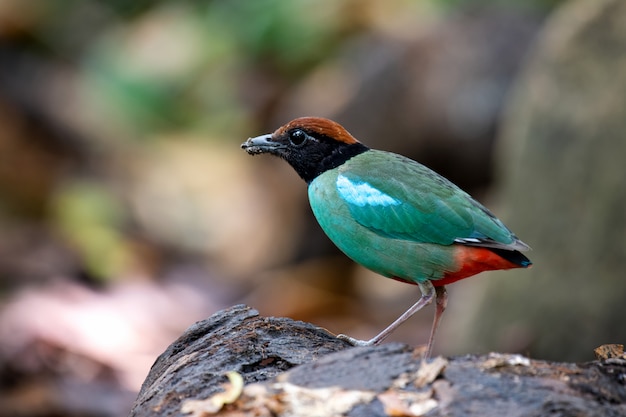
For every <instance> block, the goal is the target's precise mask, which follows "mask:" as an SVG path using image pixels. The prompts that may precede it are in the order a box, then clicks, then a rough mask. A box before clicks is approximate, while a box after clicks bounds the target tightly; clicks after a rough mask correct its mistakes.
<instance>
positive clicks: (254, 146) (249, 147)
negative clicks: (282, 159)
mask: <svg viewBox="0 0 626 417" xmlns="http://www.w3.org/2000/svg"><path fill="white" fill-rule="evenodd" d="M271 139H272V134H271V133H270V134H267V135H261V136H257V137H255V138H249V139H248V140H247V141H245V142H244V143H242V144H241V148H242V149H244V150H245V151H246V152H248V153H249V154H250V155H256V154H259V153H273V152H275V151H276V150H278V149H283V148H285V145H283V144H282V143H279V142H273V141H272V140H271Z"/></svg>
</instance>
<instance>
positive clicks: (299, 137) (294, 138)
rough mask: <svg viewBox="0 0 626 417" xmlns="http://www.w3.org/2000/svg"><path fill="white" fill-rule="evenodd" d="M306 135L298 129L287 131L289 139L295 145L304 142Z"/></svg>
mask: <svg viewBox="0 0 626 417" xmlns="http://www.w3.org/2000/svg"><path fill="white" fill-rule="evenodd" d="M308 137H309V135H307V134H306V133H304V131H302V130H300V129H296V130H293V131H292V132H290V133H289V141H290V142H291V143H292V144H293V145H295V146H300V145H302V144H303V143H304V142H306V140H307V138H308Z"/></svg>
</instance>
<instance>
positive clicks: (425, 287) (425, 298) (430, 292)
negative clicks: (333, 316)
mask: <svg viewBox="0 0 626 417" xmlns="http://www.w3.org/2000/svg"><path fill="white" fill-rule="evenodd" d="M417 285H418V286H419V289H420V291H421V292H422V296H421V297H420V299H419V300H417V303H415V304H413V305H412V306H411V308H409V309H408V310H407V311H405V312H404V313H403V314H402V315H401V316H400V317H398V318H397V319H396V320H395V321H394V322H393V323H391V324H390V325H389V326H388V327H387V328H386V329H385V330H383V331H382V332H380V333H379V334H377V335H376V336H374V337H373V338H372V339H370V340H358V339H355V338H353V337H350V336H347V335H345V334H340V335H338V336H337V337H338V338H339V339H341V340H344V341H346V342H348V343H350V344H351V345H353V346H372V345H377V344H379V343H380V342H382V341H383V340H385V339H386V338H387V336H389V335H390V334H391V333H392V332H393V331H394V330H395V329H396V328H397V327H398V326H400V325H401V324H402V323H404V322H405V321H407V320H408V318H409V317H411V316H412V315H413V314H415V313H417V312H418V311H419V310H421V309H422V308H424V307H425V306H427V305H428V304H430V303H431V302H432V301H433V298H435V292H436V291H435V287H434V286H433V284H431V282H430V281H424V282H420V283H418V284H417ZM437 294H439V293H438V292H437ZM444 294H445V291H444ZM444 304H445V303H444ZM437 308H439V307H437ZM444 308H445V306H444ZM442 312H443V311H442ZM436 317H437V316H435V319H436ZM431 339H432V335H431Z"/></svg>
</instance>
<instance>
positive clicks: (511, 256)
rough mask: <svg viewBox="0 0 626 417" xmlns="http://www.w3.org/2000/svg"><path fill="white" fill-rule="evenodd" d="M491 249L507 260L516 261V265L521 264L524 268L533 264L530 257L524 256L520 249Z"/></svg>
mask: <svg viewBox="0 0 626 417" xmlns="http://www.w3.org/2000/svg"><path fill="white" fill-rule="evenodd" d="M491 250H492V251H493V252H495V253H496V254H498V255H499V256H501V257H503V258H504V259H506V260H507V261H509V262H511V263H514V264H515V265H519V266H520V267H522V268H528V267H530V266H531V265H532V264H533V263H532V262H531V261H530V259H528V258H527V257H526V256H524V255H523V254H522V252H520V251H516V250H506V249H495V248H493V249H491Z"/></svg>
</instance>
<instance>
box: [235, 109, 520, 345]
mask: <svg viewBox="0 0 626 417" xmlns="http://www.w3.org/2000/svg"><path fill="white" fill-rule="evenodd" d="M241 147H242V148H243V149H245V150H246V152H248V153H249V154H251V155H255V154H263V153H268V154H271V155H275V156H278V157H280V158H282V159H284V160H285V161H287V162H288V163H289V164H290V165H291V166H292V167H293V169H294V170H295V171H296V172H297V173H298V175H299V176H300V177H301V178H302V179H303V180H304V181H305V182H306V183H307V184H308V196H309V202H310V204H311V209H312V210H313V214H314V215H315V218H316V219H317V221H318V222H319V224H320V226H321V227H322V229H323V230H324V232H325V233H326V234H327V235H328V237H329V238H330V240H332V241H333V243H334V244H335V245H337V247H339V249H341V251H342V252H343V253H345V254H346V255H347V256H348V257H349V258H351V259H352V260H353V261H355V262H357V263H359V264H361V265H363V266H364V267H366V268H368V269H370V270H372V271H374V272H376V273H378V274H380V275H382V276H385V277H388V278H393V279H396V280H400V281H403V282H406V283H409V284H415V285H417V286H418V287H419V289H420V291H421V297H420V299H419V300H418V301H417V302H416V303H415V304H414V305H413V306H412V307H411V308H409V309H408V310H407V311H406V312H405V313H404V314H402V315H401V316H400V317H399V318H398V319H396V320H395V321H394V322H393V323H392V324H391V325H389V326H388V327H387V328H385V329H384V330H383V331H382V332H380V333H379V334H378V335H376V336H375V337H373V338H372V339H370V340H367V341H363V340H357V339H354V338H352V337H349V336H346V335H339V336H338V337H339V338H341V339H343V340H345V341H347V342H349V343H351V344H352V345H355V346H368V345H376V344H379V343H380V342H382V341H383V340H384V339H385V338H386V337H387V336H389V334H390V333H392V332H393V331H394V330H395V329H396V328H397V327H398V326H399V325H400V324H402V323H403V322H404V321H406V320H407V319H408V318H409V317H411V316H412V315H413V314H414V313H415V312H417V311H419V310H420V309H422V308H423V307H424V306H426V305H428V304H430V303H431V302H432V301H433V300H436V310H435V317H434V320H433V324H432V328H431V333H430V338H429V340H428V347H427V351H426V357H428V356H430V353H431V352H432V347H433V342H434V339H435V333H436V331H437V327H438V325H439V321H440V319H441V316H442V314H443V312H444V310H445V308H446V304H447V293H446V289H445V286H446V285H448V284H451V283H453V282H455V281H458V280H460V279H464V278H468V277H470V276H472V275H475V274H478V273H479V272H483V271H489V270H498V269H512V268H527V267H529V266H530V265H531V261H530V260H529V259H528V258H527V257H526V256H524V255H523V254H522V253H521V252H523V251H527V250H528V249H530V248H529V246H528V245H526V244H525V243H524V242H522V241H521V240H520V239H518V238H517V236H515V234H513V232H511V231H510V230H509V229H508V228H507V227H506V226H505V225H504V223H502V221H500V220H499V219H498V218H497V217H496V216H494V215H493V214H492V213H491V212H490V211H489V210H488V209H487V208H485V207H484V206H483V205H481V204H480V203H479V202H477V201H476V200H474V199H473V198H472V197H471V196H470V195H469V194H467V193H466V192H465V191H463V190H461V189H460V188H459V187H457V186H456V185H454V184H453V183H452V182H450V181H448V180H447V179H446V178H444V177H442V176H441V175H439V174H437V173H436V172H434V171H432V170H431V169H429V168H427V167H425V166H424V165H422V164H420V163H418V162H415V161H413V160H411V159H409V158H406V157H404V156H401V155H398V154H394V153H390V152H385V151H380V150H375V149H370V148H368V147H367V146H365V145H364V144H362V143H361V142H359V141H358V140H356V139H355V138H354V137H353V136H352V135H351V134H350V133H348V131H347V130H346V129H344V128H343V127H342V126H341V125H339V124H338V123H336V122H334V121H332V120H328V119H323V118H317V117H303V118H298V119H295V120H292V121H291V122H289V123H287V124H286V125H284V126H282V127H280V128H279V129H277V130H276V131H275V132H274V133H272V134H267V135H262V136H258V137H254V138H250V139H248V140H247V141H246V142H245V143H243V144H242V145H241Z"/></svg>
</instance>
